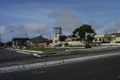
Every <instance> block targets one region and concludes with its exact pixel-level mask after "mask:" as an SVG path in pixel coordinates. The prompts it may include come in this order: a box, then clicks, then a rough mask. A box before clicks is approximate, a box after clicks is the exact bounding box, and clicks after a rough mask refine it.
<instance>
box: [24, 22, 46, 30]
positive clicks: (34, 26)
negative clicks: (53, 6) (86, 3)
mask: <svg viewBox="0 0 120 80" xmlns="http://www.w3.org/2000/svg"><path fill="white" fill-rule="evenodd" d="M23 28H24V29H25V30H28V31H42V30H44V29H46V28H47V26H46V25H45V24H43V23H41V24H36V23H29V24H25V25H23Z"/></svg>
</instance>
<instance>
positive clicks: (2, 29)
mask: <svg viewBox="0 0 120 80" xmlns="http://www.w3.org/2000/svg"><path fill="white" fill-rule="evenodd" d="M5 32H6V29H5V26H1V27H0V34H3V33H5Z"/></svg>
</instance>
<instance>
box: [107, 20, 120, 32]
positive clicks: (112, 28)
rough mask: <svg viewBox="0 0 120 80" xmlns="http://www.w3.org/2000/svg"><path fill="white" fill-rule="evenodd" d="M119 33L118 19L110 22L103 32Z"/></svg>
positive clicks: (119, 22) (119, 21) (119, 24)
mask: <svg viewBox="0 0 120 80" xmlns="http://www.w3.org/2000/svg"><path fill="white" fill-rule="evenodd" d="M119 31H120V19H118V20H117V21H115V22H112V23H111V24H109V25H108V26H107V27H106V29H105V32H107V33H114V32H119Z"/></svg>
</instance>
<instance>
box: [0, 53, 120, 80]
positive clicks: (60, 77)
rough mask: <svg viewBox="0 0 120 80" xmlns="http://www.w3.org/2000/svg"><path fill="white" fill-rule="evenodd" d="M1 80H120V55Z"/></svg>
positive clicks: (35, 70)
mask: <svg viewBox="0 0 120 80" xmlns="http://www.w3.org/2000/svg"><path fill="white" fill-rule="evenodd" d="M0 80H120V55H119V56H111V57H106V58H99V59H94V60H89V61H83V62H75V63H68V64H62V65H57V66H51V67H47V68H45V67H44V68H41V69H34V70H28V71H18V72H12V73H5V74H0Z"/></svg>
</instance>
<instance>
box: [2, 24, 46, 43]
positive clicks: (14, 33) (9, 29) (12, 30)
mask: <svg viewBox="0 0 120 80" xmlns="http://www.w3.org/2000/svg"><path fill="white" fill-rule="evenodd" d="M46 29H47V25H46V24H44V23H26V24H23V25H17V24H12V25H5V26H1V27H0V33H1V34H2V35H4V36H2V37H3V39H6V41H7V40H10V39H11V38H15V37H35V36H37V35H38V34H39V35H40V34H43V33H46V31H47V30H46ZM36 33H38V34H36ZM32 34H36V35H32ZM44 35H48V34H44Z"/></svg>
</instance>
